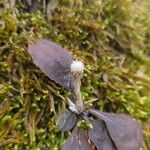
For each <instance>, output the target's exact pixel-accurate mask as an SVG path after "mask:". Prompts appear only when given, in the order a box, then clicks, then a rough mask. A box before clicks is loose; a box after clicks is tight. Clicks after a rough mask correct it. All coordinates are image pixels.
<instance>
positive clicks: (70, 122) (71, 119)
mask: <svg viewBox="0 0 150 150" xmlns="http://www.w3.org/2000/svg"><path fill="white" fill-rule="evenodd" d="M76 120H77V117H76V115H75V114H74V113H73V112H71V111H65V112H63V113H62V114H61V116H60V118H59V121H58V125H57V128H58V130H60V131H63V132H65V131H67V130H70V129H72V128H73V127H74V125H75V124H76Z"/></svg>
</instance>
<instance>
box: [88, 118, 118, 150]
mask: <svg viewBox="0 0 150 150" xmlns="http://www.w3.org/2000/svg"><path fill="white" fill-rule="evenodd" d="M91 124H92V126H93V127H92V128H91V129H90V130H89V137H90V140H91V141H92V142H93V143H94V144H95V146H96V149H97V150H117V149H116V147H115V145H114V143H113V141H112V139H111V137H110V135H109V133H108V129H107V128H106V125H105V123H104V121H102V120H99V119H98V120H93V121H92V122H91Z"/></svg>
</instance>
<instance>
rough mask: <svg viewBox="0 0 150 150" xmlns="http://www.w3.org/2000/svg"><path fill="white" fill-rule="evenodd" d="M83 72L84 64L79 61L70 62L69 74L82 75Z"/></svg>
mask: <svg viewBox="0 0 150 150" xmlns="http://www.w3.org/2000/svg"><path fill="white" fill-rule="evenodd" d="M83 70H84V64H83V63H82V62H81V61H79V60H75V61H73V62H72V64H71V72H72V73H73V74H82V72H83Z"/></svg>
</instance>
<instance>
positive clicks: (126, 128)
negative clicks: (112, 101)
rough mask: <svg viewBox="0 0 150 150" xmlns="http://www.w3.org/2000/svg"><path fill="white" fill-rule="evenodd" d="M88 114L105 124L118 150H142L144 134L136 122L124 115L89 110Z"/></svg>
mask: <svg viewBox="0 0 150 150" xmlns="http://www.w3.org/2000/svg"><path fill="white" fill-rule="evenodd" d="M88 112H89V113H90V114H92V115H94V116H96V117H98V118H99V119H101V120H103V121H104V122H105V124H106V127H107V129H108V132H109V135H110V137H111V139H112V140H113V142H114V143H115V146H116V147H117V149H118V150H140V148H141V143H142V134H141V129H140V127H139V124H138V123H137V121H136V120H134V119H133V118H131V117H129V116H127V115H124V114H114V113H106V112H100V111H98V110H94V109H89V110H88Z"/></svg>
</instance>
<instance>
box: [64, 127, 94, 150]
mask: <svg viewBox="0 0 150 150" xmlns="http://www.w3.org/2000/svg"><path fill="white" fill-rule="evenodd" d="M62 150H95V146H94V144H93V143H92V142H90V140H89V136H88V133H87V132H86V131H84V130H83V129H80V128H74V130H73V132H72V134H71V135H70V137H69V138H68V139H67V140H66V142H65V144H64V145H63V147H62Z"/></svg>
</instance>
